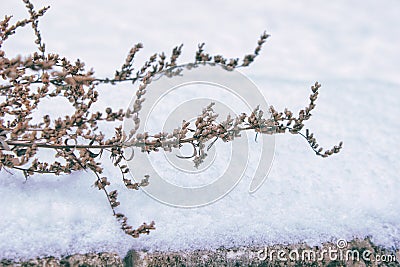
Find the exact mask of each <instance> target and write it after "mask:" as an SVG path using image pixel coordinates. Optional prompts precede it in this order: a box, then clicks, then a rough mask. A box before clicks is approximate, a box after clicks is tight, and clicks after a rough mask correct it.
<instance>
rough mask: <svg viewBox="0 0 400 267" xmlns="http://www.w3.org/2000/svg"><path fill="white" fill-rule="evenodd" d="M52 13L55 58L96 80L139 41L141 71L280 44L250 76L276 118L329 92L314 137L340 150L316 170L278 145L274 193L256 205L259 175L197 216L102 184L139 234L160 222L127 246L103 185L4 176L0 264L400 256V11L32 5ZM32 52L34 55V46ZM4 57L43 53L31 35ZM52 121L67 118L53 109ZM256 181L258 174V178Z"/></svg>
mask: <svg viewBox="0 0 400 267" xmlns="http://www.w3.org/2000/svg"><path fill="white" fill-rule="evenodd" d="M35 4H36V6H37V7H40V6H43V5H48V4H51V5H52V7H51V9H50V10H49V11H48V14H46V16H45V17H44V18H43V19H42V20H41V22H40V25H41V29H42V35H43V38H44V39H45V42H46V44H47V49H48V52H51V51H54V52H58V53H60V54H61V55H63V56H67V57H69V58H80V59H82V60H83V61H85V62H86V63H87V66H89V67H93V68H94V69H95V70H96V74H97V75H98V76H107V75H108V76H110V75H112V74H113V72H114V70H115V69H116V68H118V67H120V65H121V64H122V63H123V60H124V57H125V55H126V53H127V51H128V50H129V48H130V47H131V46H132V45H133V44H134V43H136V42H143V43H144V45H145V49H144V52H143V53H142V54H140V55H139V56H138V59H137V62H142V61H143V60H144V59H145V58H146V57H148V56H149V55H151V54H152V53H154V52H158V51H166V52H168V51H170V50H171V49H172V47H173V46H175V45H177V44H180V43H184V44H185V47H184V52H183V55H182V62H185V61H189V60H191V59H192V58H193V55H194V51H195V50H196V46H197V43H200V42H203V41H204V42H206V43H207V46H206V48H207V49H208V51H209V52H211V53H213V54H216V53H223V54H224V55H225V56H228V57H236V56H242V55H243V54H245V53H248V52H251V51H252V50H253V48H254V45H255V42H256V40H257V38H258V36H259V35H260V34H261V33H262V31H263V30H264V29H266V30H267V31H268V33H270V34H271V35H272V37H271V38H270V39H269V40H268V42H267V43H266V45H265V47H264V48H263V50H262V53H261V56H260V57H259V58H258V60H257V61H256V62H255V63H254V65H252V66H251V67H250V68H248V69H243V70H241V71H243V73H245V74H246V75H248V76H249V77H250V78H251V79H253V81H254V82H255V83H256V84H257V85H258V87H259V88H260V89H261V90H262V92H263V93H264V95H265V96H266V97H267V100H268V102H269V103H271V104H273V105H274V106H275V107H276V108H277V109H283V108H284V107H288V108H290V109H292V110H298V109H299V108H303V107H304V105H305V104H306V103H307V99H308V95H309V86H310V85H311V84H313V83H314V82H315V81H316V80H318V81H319V82H320V83H322V86H323V87H322V88H321V93H320V98H319V100H318V103H317V109H316V110H315V112H314V116H313V118H312V120H311V121H310V122H308V123H307V126H308V127H309V128H311V129H312V130H313V131H314V132H315V134H316V135H317V138H318V140H319V142H320V144H321V145H322V146H324V147H328V146H331V145H334V144H336V143H337V141H339V140H343V141H344V148H343V151H342V152H341V153H340V154H338V155H335V156H333V157H331V158H329V159H320V158H318V157H316V156H315V155H314V153H313V152H312V151H311V150H310V149H309V148H308V147H307V144H306V142H305V141H304V140H303V139H301V138H299V137H297V136H291V135H282V136H277V137H276V141H277V144H276V154H275V160H274V163H273V166H272V169H271V172H270V174H269V177H268V180H267V181H266V183H265V184H264V185H263V186H262V187H261V188H260V190H259V191H257V192H256V193H255V194H253V195H249V194H248V193H247V190H248V185H249V183H250V179H251V177H250V174H251V171H252V170H254V167H252V166H250V168H249V170H248V173H247V175H246V176H245V177H244V179H243V180H242V181H241V183H240V184H239V185H238V187H237V188H235V189H234V190H233V192H231V193H230V194H229V195H228V196H226V197H225V198H223V199H222V200H221V201H219V202H217V203H214V204H213V205H209V206H206V207H202V208H197V209H179V208H173V207H169V206H166V205H163V204H160V203H158V202H156V201H155V200H153V199H152V198H150V197H148V196H147V195H146V194H145V193H143V192H140V191H139V192H131V191H128V190H126V189H124V188H123V186H122V185H121V181H120V180H119V176H118V170H117V169H114V168H112V167H111V166H110V167H109V168H107V173H106V174H108V175H109V176H111V177H112V180H113V185H114V188H116V189H119V191H120V201H121V203H122V205H121V211H123V212H124V213H125V214H126V215H127V216H128V218H129V219H130V222H131V223H132V224H133V225H138V224H140V223H141V222H143V221H146V222H149V221H150V220H155V222H156V227H157V230H156V231H154V232H152V233H151V234H150V235H149V236H145V237H142V238H140V239H132V238H130V237H128V236H126V235H124V234H123V233H122V231H121V230H120V229H119V225H118V223H117V222H116V221H115V220H114V218H113V217H112V216H111V211H110V209H109V206H108V204H107V201H106V199H105V197H104V195H103V193H102V192H101V191H98V190H96V189H95V188H93V187H92V184H93V181H94V179H95V178H94V177H93V175H91V174H90V173H86V172H80V173H74V174H72V175H69V176H61V177H52V176H49V177H48V176H44V177H43V176H33V177H31V178H30V179H29V180H28V181H27V182H24V181H25V179H24V178H23V176H22V175H21V174H20V173H17V172H13V173H14V174H13V175H10V174H8V173H6V172H4V171H3V172H1V173H0V175H1V179H0V196H1V198H2V200H1V205H0V214H1V215H0V216H1V218H0V229H1V232H0V258H31V257H36V256H43V255H50V254H51V255H65V254H68V253H78V252H80V253H85V252H90V251H105V250H107V251H118V252H119V253H121V255H124V254H125V253H126V251H127V250H129V249H132V248H134V249H149V250H179V249H198V248H208V249H213V248H217V247H219V246H225V247H231V246H239V245H248V244H273V243H295V242H303V241H304V242H308V243H309V244H318V243H320V242H324V241H329V240H336V239H339V238H346V239H351V238H353V237H365V236H372V239H373V241H374V242H376V243H377V244H379V245H384V246H386V247H399V246H400V209H399V206H400V205H399V204H400V200H399V197H398V193H399V192H400V178H399V173H400V164H399V163H398V158H399V156H400V155H399V144H400V137H399V135H398V130H399V129H400V122H399V120H398V116H399V114H400V108H399V106H400V105H399V104H400V103H399V99H400V91H399V89H400V88H399V86H400V81H399V76H398V73H399V70H400V69H399V62H400V52H399V49H398V47H399V45H400V34H399V33H400V31H399V25H400V17H399V16H398V14H400V3H399V2H398V1H395V0H392V1H390V0H385V1H372V0H366V1H362V2H361V1H344V0H343V1H334V2H329V3H328V2H327V1H296V2H293V1H262V2H259V3H257V4H252V5H249V2H248V1H213V2H211V1H210V2H207V1H202V2H201V3H199V4H196V5H193V4H191V3H189V2H188V1H186V2H179V1H163V2H156V1H144V2H136V3H135V2H133V1H119V2H118V3H115V2H111V1H108V2H106V1H94V0H91V1H79V2H78V1H58V2H54V3H50V1H35ZM5 14H14V15H15V18H16V19H18V18H23V17H24V16H25V15H26V11H25V10H24V8H23V4H22V1H21V3H18V2H17V1H11V0H3V1H2V3H1V9H0V15H1V16H3V15H5ZM31 41H32V42H31ZM5 49H6V51H8V55H16V54H18V53H22V54H27V53H30V52H32V51H34V49H35V47H34V45H33V35H32V33H31V30H30V29H29V28H27V29H24V30H20V31H19V32H18V35H17V36H16V37H13V39H12V40H10V42H8V43H7V44H6V45H5ZM135 88H136V87H132V86H131V85H122V86H118V87H115V88H112V89H110V88H106V87H102V88H101V92H100V93H101V94H100V96H101V97H102V99H101V100H100V103H99V105H98V107H104V106H105V105H110V106H112V107H115V108H124V107H127V105H128V103H129V101H130V99H129V97H128V98H127V97H126V96H127V95H128V94H132V93H133V92H134V91H135ZM50 107H51V109H53V112H60V113H62V112H63V111H64V110H63V109H61V108H60V107H59V106H57V110H54V107H55V105H53V106H50ZM252 168H253V169H252Z"/></svg>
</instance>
